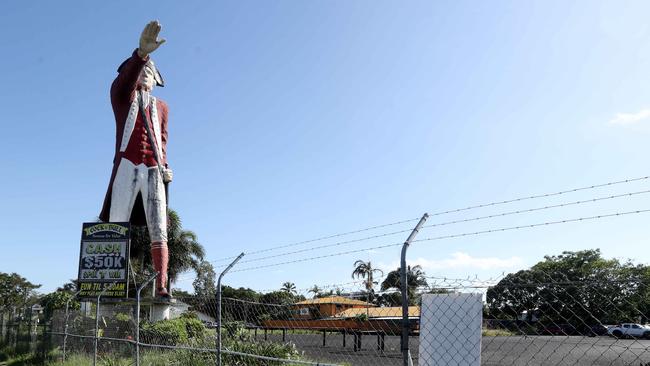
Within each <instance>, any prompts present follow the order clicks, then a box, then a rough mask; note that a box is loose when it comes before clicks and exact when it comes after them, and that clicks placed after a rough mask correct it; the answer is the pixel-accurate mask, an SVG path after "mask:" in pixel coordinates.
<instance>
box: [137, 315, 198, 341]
mask: <svg viewBox="0 0 650 366" xmlns="http://www.w3.org/2000/svg"><path fill="white" fill-rule="evenodd" d="M205 333H206V329H205V326H204V325H203V323H201V321H200V320H199V319H198V318H196V317H195V316H194V317H192V316H181V317H180V318H178V319H172V320H160V321H157V322H155V323H143V324H142V326H141V329H140V338H141V339H142V340H143V341H144V342H146V343H155V344H163V345H169V346H174V345H177V344H187V343H188V341H189V340H190V339H193V338H199V339H200V338H203V337H205Z"/></svg>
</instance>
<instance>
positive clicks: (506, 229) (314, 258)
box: [232, 209, 650, 273]
mask: <svg viewBox="0 0 650 366" xmlns="http://www.w3.org/2000/svg"><path fill="white" fill-rule="evenodd" d="M646 212H650V209H644V210H636V211H627V212H616V213H611V214H604V215H596V216H588V217H579V218H575V219H565V220H558V221H547V222H541V223H536V224H528V225H519V226H510V227H503V228H498V229H490V230H481V231H474V232H467V233H461V234H452V235H443V236H437V237H431V238H425V239H417V240H414V241H412V242H411V243H412V244H415V243H419V242H425V241H434V240H443V239H452V238H460V237H465V236H475V235H482V234H489V233H496V232H504V231H511V230H519V229H530V228H535V227H539V226H550V225H557V224H566V223H571V222H579V221H588V220H597V219H604V218H608V217H615V216H625V215H633V214H640V213H646ZM398 245H402V243H401V242H400V243H393V244H386V245H380V246H374V247H369V248H363V249H356V250H349V251H345V252H339V253H333V254H325V255H321V256H316V257H309V258H301V259H295V260H290V261H284V262H279V263H272V264H267V265H261V266H256V267H248V268H242V269H239V270H235V271H232V272H233V273H234V272H245V271H252V270H256V269H263V268H270V267H276V266H281V265H285V264H293V263H299V262H306V261H311V260H316V259H323V258H330V257H337V256H341V255H345V254H352V253H359V252H365V251H367V250H373V249H383V248H389V247H394V246H398Z"/></svg>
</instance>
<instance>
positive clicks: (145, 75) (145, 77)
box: [138, 66, 156, 91]
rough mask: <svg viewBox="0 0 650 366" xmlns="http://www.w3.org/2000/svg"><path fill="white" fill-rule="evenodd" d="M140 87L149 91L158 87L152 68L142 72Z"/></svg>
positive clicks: (139, 80)
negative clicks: (155, 86)
mask: <svg viewBox="0 0 650 366" xmlns="http://www.w3.org/2000/svg"><path fill="white" fill-rule="evenodd" d="M138 85H140V87H141V88H142V89H143V90H147V91H151V90H152V89H153V86H154V85H156V78H155V76H154V71H153V70H152V69H151V67H149V66H145V67H143V68H142V72H140V77H139V78H138Z"/></svg>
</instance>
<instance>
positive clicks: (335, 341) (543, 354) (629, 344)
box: [258, 333, 650, 366]
mask: <svg viewBox="0 0 650 366" xmlns="http://www.w3.org/2000/svg"><path fill="white" fill-rule="evenodd" d="M262 338H263V337H261V336H258V339H260V340H261V339H262ZM268 339H269V340H270V341H274V342H276V341H277V342H281V341H282V336H281V335H279V334H273V335H271V334H269V335H268ZM352 339H353V337H352V336H350V335H348V336H347V338H346V347H345V348H344V347H343V336H342V335H341V334H328V335H327V338H326V346H324V347H323V337H322V335H320V334H291V333H288V334H287V337H286V340H287V341H291V342H293V343H295V344H296V347H297V348H298V349H299V350H300V351H302V352H304V354H305V357H306V358H308V359H311V360H314V361H321V362H331V363H337V364H347V365H369V366H399V365H401V354H400V350H399V347H400V346H399V343H400V342H399V337H389V336H387V337H386V338H385V350H384V352H383V354H382V353H381V352H379V351H378V350H377V337H376V336H372V335H364V336H363V337H362V348H361V350H360V351H357V352H354V350H353V341H352ZM410 345H411V349H412V353H413V356H414V357H413V361H414V364H415V365H418V361H419V360H418V346H419V340H418V338H417V337H411V338H410ZM452 352H453V350H451V351H450V353H452ZM439 364H440V365H443V364H442V363H439ZM481 365H485V366H509V365H512V366H551V365H553V366H556V365H560V366H569V365H590V366H591V365H593V366H618V365H621V366H623V365H626V366H639V365H641V366H646V365H648V366H650V341H648V340H616V339H613V338H609V337H596V338H583V337H551V336H533V337H523V336H513V337H483V344H482V352H481Z"/></svg>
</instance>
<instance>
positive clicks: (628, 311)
mask: <svg viewBox="0 0 650 366" xmlns="http://www.w3.org/2000/svg"><path fill="white" fill-rule="evenodd" d="M648 274H649V272H648V268H647V267H645V266H642V265H635V264H633V263H631V262H629V261H628V262H620V261H619V260H616V259H604V258H603V257H602V256H601V253H600V250H598V249H595V250H582V251H577V252H569V251H566V252H563V253H562V254H560V255H554V256H545V257H544V260H543V261H541V262H539V263H537V264H535V265H534V266H532V267H531V268H530V269H527V270H522V271H519V272H516V273H511V274H508V275H507V276H505V277H504V278H503V279H502V280H501V281H499V283H498V284H497V285H496V286H494V287H491V288H490V289H488V291H487V295H486V302H487V309H488V312H489V314H490V316H491V317H498V318H505V319H515V318H517V317H518V316H519V315H520V314H522V312H524V311H526V312H527V313H528V314H533V313H539V314H541V317H542V321H544V322H553V323H570V324H572V325H574V326H575V327H576V328H578V329H581V328H585V327H588V326H590V325H593V324H598V323H601V324H609V323H615V322H624V321H628V322H637V321H639V317H643V316H644V314H647V312H646V311H647V310H648V309H649V308H650V307H649V301H648V300H649V295H650V292H649V289H648V284H650V283H649V282H648V280H650V276H649V275H648ZM529 320H531V319H529Z"/></svg>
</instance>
